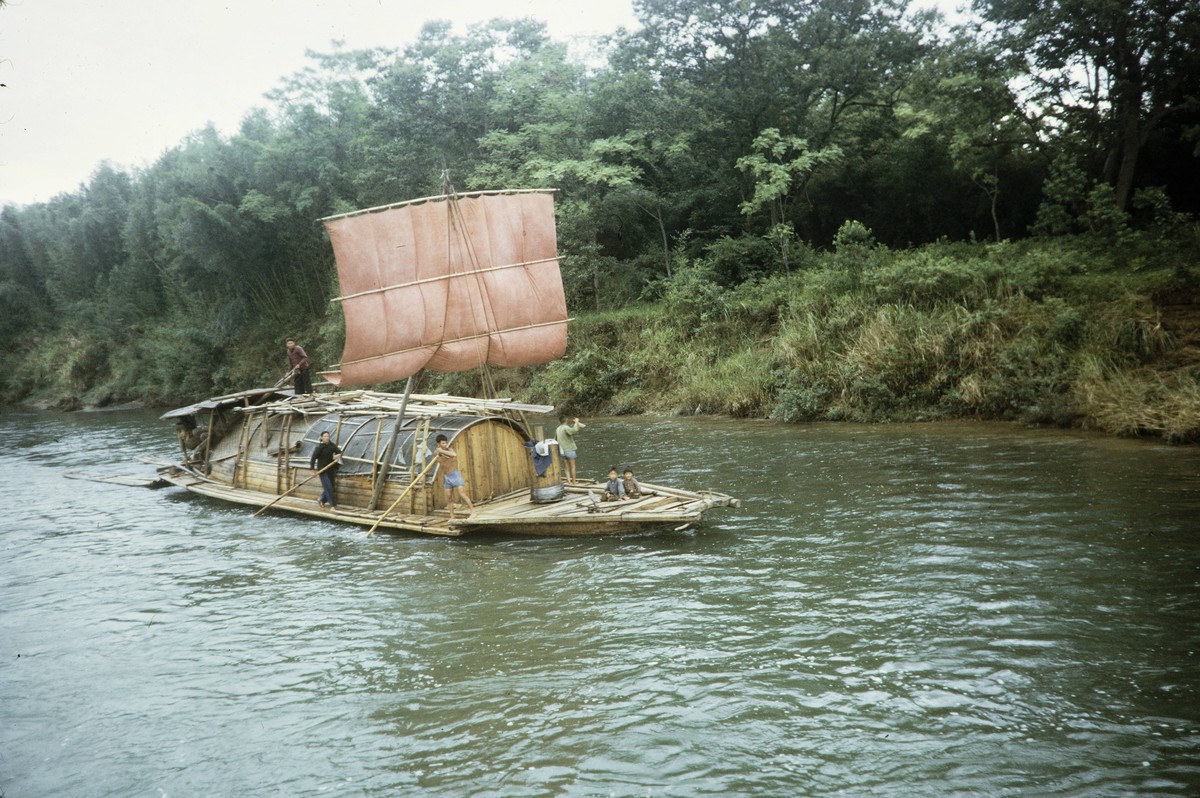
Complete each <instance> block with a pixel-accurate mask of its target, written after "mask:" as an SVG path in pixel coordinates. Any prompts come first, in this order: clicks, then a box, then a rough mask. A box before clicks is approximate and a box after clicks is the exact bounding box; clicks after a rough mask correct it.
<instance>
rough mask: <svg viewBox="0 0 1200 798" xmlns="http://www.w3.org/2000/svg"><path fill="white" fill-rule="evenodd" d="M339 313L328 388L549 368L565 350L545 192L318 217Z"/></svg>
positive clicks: (563, 309) (433, 200) (463, 197)
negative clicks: (329, 248) (336, 282)
mask: <svg viewBox="0 0 1200 798" xmlns="http://www.w3.org/2000/svg"><path fill="white" fill-rule="evenodd" d="M322 221H323V222H324V223H325V228H326V229H327V230H328V231H329V238H330V240H331V241H332V242H333V252H334V257H335V258H336V259H337V266H338V276H339V277H340V280H341V296H340V297H339V298H338V300H339V301H340V302H341V303H342V309H343V312H344V314H345V317H346V347H345V350H344V351H343V353H342V362H341V367H340V371H339V372H333V373H326V374H325V377H326V378H327V379H328V380H329V381H330V382H332V383H333V384H334V385H370V384H374V383H382V382H392V381H395V380H400V379H403V378H405V377H408V376H410V375H412V374H415V373H416V372H417V371H418V370H420V369H422V368H428V369H431V370H433V371H464V370H466V369H470V368H476V367H478V366H483V365H485V364H486V365H489V366H496V367H510V366H528V365H536V364H540V363H548V362H550V361H552V360H556V359H557V358H560V357H562V356H563V354H564V353H565V352H566V348H567V303H566V298H565V297H564V295H563V286H562V275H561V273H560V272H559V266H558V254H557V241H556V238H555V230H554V197H553V193H552V192H551V191H548V190H545V191H543V190H538V191H512V192H479V193H473V194H457V195H449V196H440V197H430V198H427V199H422V200H414V201H412V202H406V203H401V204H398V205H389V206H386V207H383V208H377V209H371V210H366V211H358V212H355V213H352V214H346V215H343V216H334V217H330V218H328V219H323V220H322Z"/></svg>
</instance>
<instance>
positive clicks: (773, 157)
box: [737, 128, 842, 271]
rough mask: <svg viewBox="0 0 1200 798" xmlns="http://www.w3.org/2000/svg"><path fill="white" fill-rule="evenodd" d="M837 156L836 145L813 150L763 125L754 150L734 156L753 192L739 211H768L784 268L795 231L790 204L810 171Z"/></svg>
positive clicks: (837, 148) (786, 264) (810, 174)
mask: <svg viewBox="0 0 1200 798" xmlns="http://www.w3.org/2000/svg"><path fill="white" fill-rule="evenodd" d="M841 157H842V150H841V148H840V147H837V146H836V145H833V146H829V147H824V148H822V149H820V150H813V149H811V148H810V147H809V146H808V142H807V141H805V140H804V139H802V138H798V137H796V136H784V135H782V134H780V132H779V131H778V130H776V129H775V128H767V129H766V130H764V131H763V132H762V133H761V134H760V135H759V136H758V138H756V139H755V140H754V151H753V152H752V153H751V154H750V155H744V156H742V157H741V158H738V160H737V166H738V169H741V170H742V171H743V172H748V173H749V174H750V175H751V176H752V177H753V178H754V196H753V197H751V198H750V199H749V200H747V201H746V202H743V203H742V213H744V214H746V215H747V216H749V215H751V214H753V213H755V212H757V211H759V210H761V209H762V208H767V209H768V210H769V211H770V214H771V232H770V237H771V238H774V239H775V240H777V241H778V242H779V250H780V257H781V258H782V260H783V268H784V270H785V271H790V267H789V265H788V245H789V242H790V240H791V238H792V236H793V235H794V234H795V227H794V226H793V224H792V221H791V219H792V210H793V207H794V206H795V203H796V201H797V199H799V197H800V196H801V195H802V193H803V191H804V187H805V185H806V184H807V183H808V179H809V178H810V177H811V176H812V174H813V172H814V171H816V170H817V168H818V167H820V166H823V165H825V164H832V163H836V162H837V161H839V160H840V159H841Z"/></svg>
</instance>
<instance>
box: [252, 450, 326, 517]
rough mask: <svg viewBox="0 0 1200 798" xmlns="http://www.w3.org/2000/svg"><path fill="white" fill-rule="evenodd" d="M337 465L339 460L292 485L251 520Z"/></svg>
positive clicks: (259, 510)
mask: <svg viewBox="0 0 1200 798" xmlns="http://www.w3.org/2000/svg"><path fill="white" fill-rule="evenodd" d="M337 464H338V461H337V460H334V461H333V462H332V463H330V464H329V465H327V466H325V467H324V468H322V469H321V470H320V471H318V472H317V473H315V474H311V475H310V476H309V477H308V478H307V479H304V480H302V481H300V482H297V483H296V484H295V485H292V487H290V488H288V489H287V490H286V491H284V492H283V493H281V494H279V495H278V496H276V497H275V498H274V499H273V500H272V501H271V503H270V504H264V505H263V506H262V507H259V508H258V509H257V510H256V511H255V512H254V515H252V516H250V517H251V518H254V517H255V516H257V515H258V514H259V513H261V512H262V511H263V510H267V509H269V508H271V507H274V506H275V505H276V504H278V503H279V502H280V501H282V500H283V499H284V497H285V496H287V495H288V494H290V493H291V492H292V491H294V490H295V489H296V488H298V487H300V486H301V485H304V484H305V483H307V482H310V481H312V479H313V478H314V477H319V476H321V475H322V474H324V473H325V472H326V471H328V470H329V469H331V468H333V467H334V466H335V465H337Z"/></svg>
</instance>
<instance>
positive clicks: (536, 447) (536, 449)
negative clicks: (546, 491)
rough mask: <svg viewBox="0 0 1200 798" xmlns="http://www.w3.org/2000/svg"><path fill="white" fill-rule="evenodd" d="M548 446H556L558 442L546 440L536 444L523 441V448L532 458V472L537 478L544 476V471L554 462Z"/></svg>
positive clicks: (550, 439) (551, 439)
mask: <svg viewBox="0 0 1200 798" xmlns="http://www.w3.org/2000/svg"><path fill="white" fill-rule="evenodd" d="M550 444H555V445H557V444H558V441H556V440H554V439H553V438H547V439H546V440H544V441H538V442H537V443H534V442H533V441H525V448H526V449H528V450H529V454H530V456H531V457H532V458H533V470H534V471H536V472H537V475H538V476H539V477H544V476H546V470H547V469H548V468H550V464H551V463H552V462H554V457H553V456H552V455H551V454H550Z"/></svg>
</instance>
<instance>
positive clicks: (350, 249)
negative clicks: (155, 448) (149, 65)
mask: <svg viewBox="0 0 1200 798" xmlns="http://www.w3.org/2000/svg"><path fill="white" fill-rule="evenodd" d="M445 189H446V190H444V192H443V193H442V194H441V195H438V196H433V197H425V198H422V199H417V200H411V201H408V202H402V203H396V204H393V205H387V206H381V207H377V208H369V209H365V210H361V211H354V212H352V213H348V214H341V215H338V216H332V217H328V218H325V219H322V220H321V222H323V223H324V225H325V228H326V230H327V231H328V233H329V238H330V241H331V243H332V246H333V251H334V257H335V261H336V263H337V268H338V277H339V282H340V296H338V297H337V298H336V299H335V300H334V301H335V302H338V303H340V304H341V307H342V311H343V314H344V316H345V320H346V341H345V347H344V350H343V353H342V360H341V362H340V363H339V364H338V366H337V367H336V368H334V369H332V370H330V371H328V372H323V373H322V376H323V377H324V382H322V383H321V384H320V385H319V386H318V387H319V388H321V390H320V391H317V392H314V393H310V394H302V395H296V394H295V393H294V391H293V390H292V389H291V388H284V387H280V385H279V384H277V385H275V386H273V387H270V388H256V389H251V390H246V391H241V392H238V393H233V394H228V395H224V396H217V397H212V398H209V399H205V400H203V401H200V402H197V403H195V404H192V405H188V406H186V407H181V408H177V409H174V410H171V411H168V412H167V413H164V414H163V416H162V417H163V418H164V419H166V420H169V421H172V422H174V424H175V432H176V437H177V439H178V442H179V457H178V460H172V461H170V462H167V463H162V464H160V467H159V469H158V473H159V476H160V478H161V479H163V480H165V481H167V482H168V483H170V484H172V485H177V486H180V487H183V488H186V489H187V490H189V491H192V492H194V493H197V494H201V495H204V496H210V497H213V498H217V499H222V500H226V501H230V502H236V503H240V504H244V505H250V506H255V507H256V508H257V510H256V514H257V513H259V512H263V511H267V510H269V511H272V512H275V511H281V512H287V513H294V514H299V515H306V516H315V517H321V518H331V519H336V520H339V521H345V522H349V523H355V524H360V525H363V526H367V527H369V528H370V529H369V532H370V533H374V532H375V531H376V530H377V529H386V530H401V531H407V532H418V533H423V534H429V535H442V536H451V537H456V536H460V535H464V534H469V533H471V534H477V533H487V532H493V533H501V534H510V535H533V536H583V535H605V534H617V533H628V532H636V531H642V530H646V529H651V528H660V527H662V528H672V529H684V528H687V527H689V526H692V525H694V524H696V523H698V522H699V521H700V520H701V519H702V517H703V515H704V513H705V512H707V511H708V510H711V509H713V508H716V507H737V506H738V501H737V500H736V499H734V498H733V497H731V496H728V495H725V494H722V493H717V492H713V491H704V492H695V491H690V490H683V489H680V488H675V487H671V486H667V485H659V484H649V483H642V491H641V496H640V497H638V498H633V499H626V500H624V501H609V502H605V501H601V500H600V497H601V496H602V495H603V486H602V485H601V484H599V483H595V482H591V481H582V482H571V483H568V481H567V480H566V479H565V469H564V468H563V463H562V459H561V453H560V452H559V451H558V446H557V441H554V440H553V439H552V438H549V437H547V436H546V434H545V429H546V427H547V426H548V424H547V423H546V422H545V421H542V423H539V418H541V417H546V416H547V415H548V414H550V413H552V411H553V410H554V408H553V407H552V406H548V405H535V404H528V403H522V402H517V401H513V400H512V399H508V398H475V397H460V396H451V395H449V394H422V393H417V392H415V390H414V384H415V381H416V379H417V378H418V377H419V376H420V374H421V372H423V371H425V370H428V371H436V372H453V371H465V370H468V369H479V370H480V374H481V379H482V381H483V382H484V384H485V385H488V386H490V385H491V384H492V380H491V377H490V374H491V371H490V370H491V369H492V368H510V367H517V366H531V365H540V364H545V363H549V362H551V361H553V360H556V359H558V358H561V357H563V356H564V355H565V353H566V338H567V326H568V322H569V317H568V314H567V309H566V300H565V295H564V292H563V285H562V276H561V273H560V269H559V262H558V253H557V240H556V231H555V227H554V205H553V191H552V190H548V189H532V190H530V189H526V190H504V191H477V192H469V193H462V194H460V193H457V192H454V191H453V190H452V189H451V188H450V187H449V184H448V182H447V183H446V186H445ZM401 381H405V389H404V391H403V392H402V393H401V392H385V391H379V390H373V387H374V386H379V385H387V384H398V383H400V382H401ZM324 432H328V433H329V434H330V438H331V440H333V441H334V442H335V443H336V444H337V446H338V447H339V448H340V449H341V452H342V454H341V462H340V465H339V466H338V468H337V472H336V490H337V504H336V507H329V506H326V505H325V504H324V503H321V502H319V501H318V499H319V497H320V496H321V490H322V489H321V484H320V481H319V480H318V479H316V478H315V474H314V471H313V469H312V468H311V465H310V461H311V458H312V456H313V451H314V449H315V447H316V446H317V444H318V442H319V441H320V438H321V434H322V433H324ZM439 436H444V437H445V438H446V439H447V441H448V442H449V445H450V447H451V448H453V449H454V450H455V452H456V453H457V455H458V462H459V467H460V470H461V471H462V475H463V477H464V478H465V480H466V486H465V488H464V490H466V491H468V494H467V495H468V497H469V498H471V500H472V502H473V505H474V507H473V509H472V510H471V511H470V512H469V513H465V514H461V515H460V514H452V513H451V512H450V511H449V510H450V508H449V507H448V501H449V499H450V495H449V491H448V490H447V489H446V488H445V487H443V478H442V477H443V475H442V474H440V473H438V472H439V470H440V467H439V465H438V458H437V456H436V454H435V450H436V440H437V439H438V437H439Z"/></svg>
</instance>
